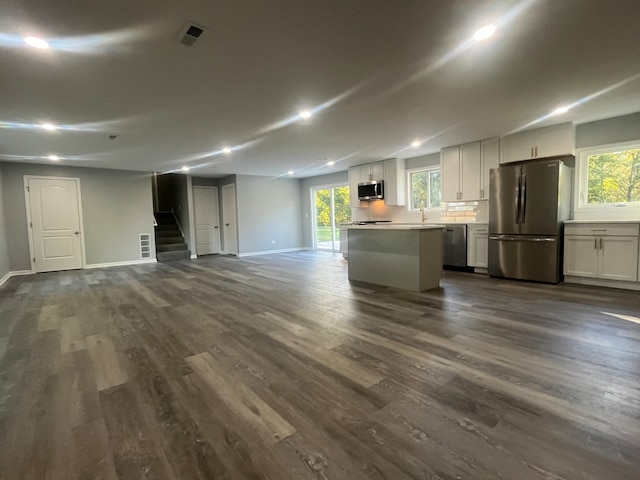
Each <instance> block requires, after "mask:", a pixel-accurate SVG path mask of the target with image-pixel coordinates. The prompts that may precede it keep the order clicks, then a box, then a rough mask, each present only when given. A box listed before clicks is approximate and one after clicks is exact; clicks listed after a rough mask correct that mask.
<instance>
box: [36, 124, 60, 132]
mask: <svg viewBox="0 0 640 480" xmlns="http://www.w3.org/2000/svg"><path fill="white" fill-rule="evenodd" d="M40 126H41V127H42V128H44V129H45V130H49V131H50V132H53V131H54V130H57V129H58V127H56V126H55V125H54V124H53V123H42V124H40Z"/></svg>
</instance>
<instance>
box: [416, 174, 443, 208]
mask: <svg viewBox="0 0 640 480" xmlns="http://www.w3.org/2000/svg"><path fill="white" fill-rule="evenodd" d="M408 177H409V178H408V182H409V210H418V209H419V208H420V207H422V206H424V208H426V209H430V208H431V209H432V208H441V201H440V167H432V168H423V169H420V170H412V171H410V172H408Z"/></svg>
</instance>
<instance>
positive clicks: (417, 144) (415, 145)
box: [411, 140, 422, 148]
mask: <svg viewBox="0 0 640 480" xmlns="http://www.w3.org/2000/svg"><path fill="white" fill-rule="evenodd" d="M420 145H422V142H421V141H420V140H414V141H413V142H411V146H412V147H413V148H418V147H419V146H420Z"/></svg>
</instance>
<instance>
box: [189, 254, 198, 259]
mask: <svg viewBox="0 0 640 480" xmlns="http://www.w3.org/2000/svg"><path fill="white" fill-rule="evenodd" d="M189 258H190V259H191V260H195V259H196V258H198V255H191V257H189Z"/></svg>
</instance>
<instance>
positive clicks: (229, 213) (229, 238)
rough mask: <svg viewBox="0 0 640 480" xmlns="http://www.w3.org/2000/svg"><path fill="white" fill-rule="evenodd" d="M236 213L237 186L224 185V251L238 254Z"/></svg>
mask: <svg viewBox="0 0 640 480" xmlns="http://www.w3.org/2000/svg"><path fill="white" fill-rule="evenodd" d="M236 217H237V214H236V186H235V185H234V184H230V185H223V186H222V221H223V223H224V225H223V227H222V238H223V239H224V253H226V254H227V255H238V223H237V218H236Z"/></svg>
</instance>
